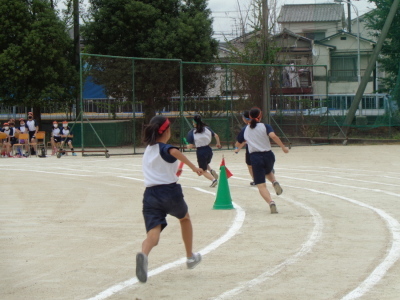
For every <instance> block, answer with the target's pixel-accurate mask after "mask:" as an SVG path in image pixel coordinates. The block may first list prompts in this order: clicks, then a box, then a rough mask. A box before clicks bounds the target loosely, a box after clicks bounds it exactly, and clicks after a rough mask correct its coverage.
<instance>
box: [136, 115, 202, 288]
mask: <svg viewBox="0 0 400 300" xmlns="http://www.w3.org/2000/svg"><path fill="white" fill-rule="evenodd" d="M170 137H171V128H170V122H169V120H168V119H167V118H165V117H163V116H156V117H153V118H152V119H151V120H150V124H149V125H148V126H147V127H146V129H145V132H144V141H145V143H146V144H147V148H146V150H145V152H144V155H143V164H142V169H143V175H144V185H145V187H146V189H145V191H144V195H143V210H142V211H143V217H144V222H145V226H146V232H147V237H146V239H145V240H144V241H143V243H142V252H139V253H137V255H136V276H137V278H138V279H139V281H141V282H146V281H147V265H148V259H147V257H148V255H149V253H150V251H151V249H153V247H154V246H156V245H157V244H158V241H159V239H160V234H161V231H162V230H163V229H164V228H165V227H166V226H167V220H166V216H167V214H170V215H172V216H174V217H176V218H178V219H179V222H180V225H181V231H182V239H183V243H184V244H185V249H186V256H187V260H186V265H187V267H188V268H189V269H193V268H194V267H195V266H196V265H198V264H199V263H200V261H201V255H200V253H193V252H192V244H193V229H192V223H191V221H190V216H189V213H188V206H187V204H186V202H185V200H184V198H183V194H182V188H181V185H180V184H177V183H176V182H177V181H178V176H177V175H176V172H177V169H178V161H177V160H180V161H181V162H183V163H185V164H186V165H187V166H188V167H189V168H191V169H192V170H193V172H195V173H197V174H198V175H199V176H200V175H202V173H203V170H202V169H200V168H197V167H196V166H195V165H194V164H193V163H191V162H190V161H189V160H188V159H187V158H186V156H185V155H183V153H181V152H180V151H179V148H177V147H174V146H172V145H169V144H167V142H168V140H169V139H170Z"/></svg>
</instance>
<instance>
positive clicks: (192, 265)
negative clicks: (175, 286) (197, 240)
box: [186, 253, 201, 269]
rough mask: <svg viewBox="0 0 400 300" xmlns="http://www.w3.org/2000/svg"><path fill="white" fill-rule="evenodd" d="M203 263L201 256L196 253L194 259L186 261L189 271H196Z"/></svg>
mask: <svg viewBox="0 0 400 300" xmlns="http://www.w3.org/2000/svg"><path fill="white" fill-rule="evenodd" d="M200 262H201V254H200V253H194V254H193V256H192V257H190V258H188V259H187V260H186V265H187V267H188V269H194V268H195V267H196V266H197V265H198V264H199V263H200Z"/></svg>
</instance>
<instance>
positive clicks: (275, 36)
mask: <svg viewBox="0 0 400 300" xmlns="http://www.w3.org/2000/svg"><path fill="white" fill-rule="evenodd" d="M284 34H288V35H291V36H293V37H295V38H297V39H299V40H304V41H309V42H312V40H311V39H309V38H306V37H305V36H301V35H298V34H296V33H294V32H293V31H290V30H289V29H287V28H283V30H282V31H281V32H279V33H277V34H275V35H274V36H273V37H274V38H277V37H279V36H281V35H284Z"/></svg>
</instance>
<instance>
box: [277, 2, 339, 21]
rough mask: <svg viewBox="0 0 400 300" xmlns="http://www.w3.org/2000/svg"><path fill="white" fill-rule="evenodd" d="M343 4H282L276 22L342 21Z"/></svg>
mask: <svg viewBox="0 0 400 300" xmlns="http://www.w3.org/2000/svg"><path fill="white" fill-rule="evenodd" d="M343 18H344V8H343V5H341V4H337V3H315V4H286V5H283V6H282V8H281V11H280V14H279V17H278V23H288V22H329V21H342V20H343Z"/></svg>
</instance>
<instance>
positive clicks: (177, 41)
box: [83, 0, 218, 119]
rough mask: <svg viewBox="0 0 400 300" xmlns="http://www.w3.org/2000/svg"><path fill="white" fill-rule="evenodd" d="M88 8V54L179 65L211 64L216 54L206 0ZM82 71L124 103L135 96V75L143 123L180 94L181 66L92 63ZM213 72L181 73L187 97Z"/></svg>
mask: <svg viewBox="0 0 400 300" xmlns="http://www.w3.org/2000/svg"><path fill="white" fill-rule="evenodd" d="M90 3H91V7H90V9H89V15H90V19H91V20H90V21H91V22H89V23H88V24H87V25H86V26H84V29H83V36H84V39H85V42H86V47H85V52H87V53H93V54H103V55H113V56H124V57H137V58H157V59H181V60H183V61H212V60H213V57H214V55H216V53H217V45H218V43H217V41H216V40H215V39H213V38H212V19H211V17H210V15H211V12H210V10H209V9H207V5H206V0H186V1H181V0H146V1H132V0H91V1H90ZM86 67H87V69H88V70H90V71H91V72H90V74H91V75H92V76H93V78H94V81H95V82H96V83H98V84H101V85H103V86H104V87H105V90H106V92H107V94H108V95H112V96H113V97H116V98H120V99H121V98H127V99H128V101H131V100H132V97H133V96H132V94H133V89H132V88H133V84H132V80H131V78H132V76H133V75H134V78H135V86H134V93H135V99H136V100H139V101H142V102H143V103H145V105H144V113H145V116H146V119H148V118H150V117H152V115H153V114H154V112H155V111H157V110H159V109H161V108H162V107H163V106H165V103H166V101H167V99H168V98H169V97H172V96H177V95H179V87H180V81H179V74H180V73H179V72H180V70H179V61H161V60H160V61H156V60H152V61H151V60H135V61H127V60H126V59H124V60H123V59H116V58H115V59H99V58H92V59H91V60H88V61H87V64H86ZM117 70H124V71H123V72H119V71H118V72H117ZM133 70H134V72H135V73H134V74H133ZM212 72H213V68H212V67H211V66H208V67H207V68H195V67H193V68H190V67H187V68H185V69H184V78H185V91H184V92H185V94H186V95H194V94H204V93H205V91H206V89H207V86H208V84H209V82H210V76H208V75H209V74H211V73H212ZM117 76H119V77H118V79H117Z"/></svg>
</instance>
